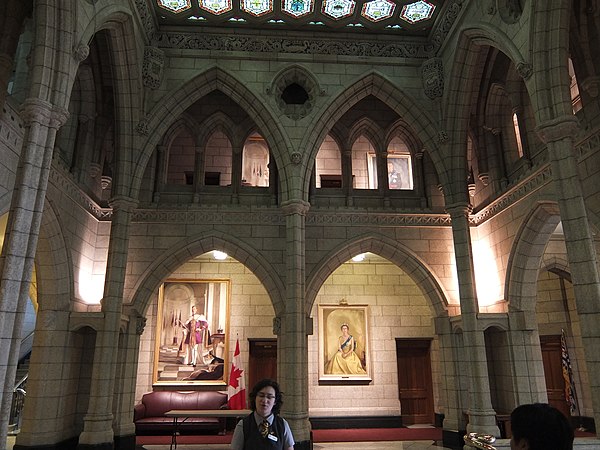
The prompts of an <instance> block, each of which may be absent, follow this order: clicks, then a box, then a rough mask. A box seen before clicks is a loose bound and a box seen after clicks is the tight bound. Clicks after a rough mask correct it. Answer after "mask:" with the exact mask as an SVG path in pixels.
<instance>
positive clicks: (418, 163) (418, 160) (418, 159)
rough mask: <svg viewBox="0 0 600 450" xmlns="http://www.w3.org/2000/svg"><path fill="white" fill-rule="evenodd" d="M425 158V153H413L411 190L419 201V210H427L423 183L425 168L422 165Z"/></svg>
mask: <svg viewBox="0 0 600 450" xmlns="http://www.w3.org/2000/svg"><path fill="white" fill-rule="evenodd" d="M424 157H425V151H424V150H419V151H418V152H417V153H415V164H414V168H415V172H414V174H413V183H414V184H413V189H414V191H415V194H417V196H418V197H420V199H421V208H427V203H428V202H427V185H426V183H425V167H424V164H423V158H424Z"/></svg>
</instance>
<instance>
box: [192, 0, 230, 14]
mask: <svg viewBox="0 0 600 450" xmlns="http://www.w3.org/2000/svg"><path fill="white" fill-rule="evenodd" d="M199 4H200V8H202V9H203V10H205V11H209V12H211V13H213V14H216V15H219V14H223V13H226V12H228V11H231V8H232V5H231V0H199Z"/></svg>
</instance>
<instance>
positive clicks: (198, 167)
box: [194, 145, 205, 203]
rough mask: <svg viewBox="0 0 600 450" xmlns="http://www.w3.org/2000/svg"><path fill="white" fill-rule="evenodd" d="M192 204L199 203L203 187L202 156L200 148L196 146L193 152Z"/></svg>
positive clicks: (203, 153)
mask: <svg viewBox="0 0 600 450" xmlns="http://www.w3.org/2000/svg"><path fill="white" fill-rule="evenodd" d="M194 155H195V158H194V203H198V202H200V193H201V192H202V188H203V186H204V155H205V152H204V150H203V148H202V147H200V146H198V145H197V146H196V151H195V152H194Z"/></svg>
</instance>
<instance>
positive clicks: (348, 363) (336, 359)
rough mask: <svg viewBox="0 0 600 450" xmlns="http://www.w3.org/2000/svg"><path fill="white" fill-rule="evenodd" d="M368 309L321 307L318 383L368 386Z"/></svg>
mask: <svg viewBox="0 0 600 450" xmlns="http://www.w3.org/2000/svg"><path fill="white" fill-rule="evenodd" d="M368 308H369V307H368V306H367V305H341V304H340V305H319V382H320V383H322V384H326V383H335V384H337V383H340V384H353V383H354V384H363V383H369V382H370V381H371V380H372V378H371V373H372V370H371V366H372V364H371V353H370V351H369V327H368V323H369V317H368V314H369V309H368Z"/></svg>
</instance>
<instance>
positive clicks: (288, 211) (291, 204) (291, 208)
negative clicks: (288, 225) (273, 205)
mask: <svg viewBox="0 0 600 450" xmlns="http://www.w3.org/2000/svg"><path fill="white" fill-rule="evenodd" d="M309 208H310V203H308V202H305V201H304V200H289V201H287V202H284V203H283V204H282V205H281V210H282V211H283V214H284V215H286V216H291V215H292V214H299V215H302V216H305V215H306V213H307V212H308V210H309Z"/></svg>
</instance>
